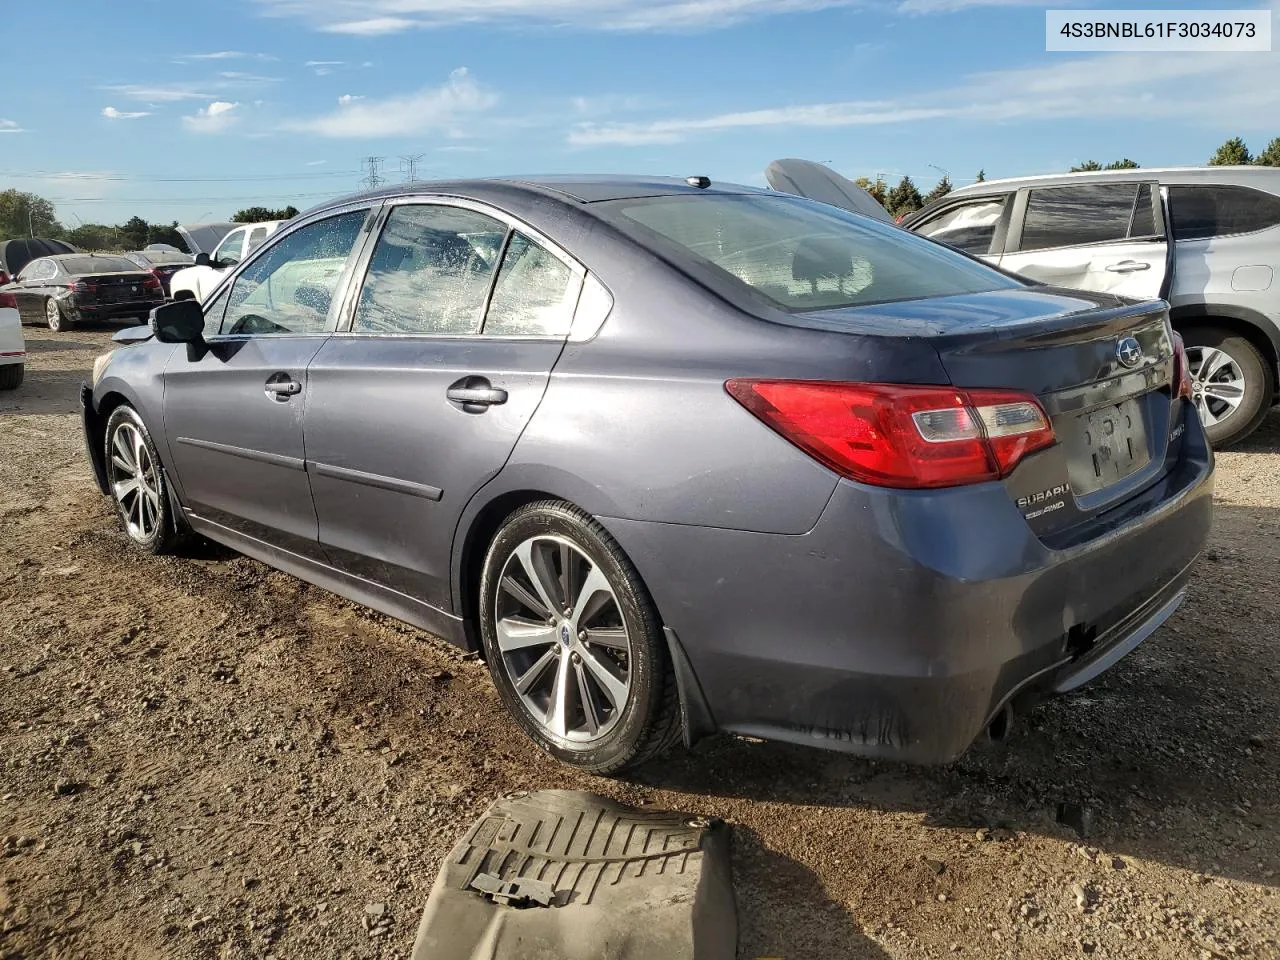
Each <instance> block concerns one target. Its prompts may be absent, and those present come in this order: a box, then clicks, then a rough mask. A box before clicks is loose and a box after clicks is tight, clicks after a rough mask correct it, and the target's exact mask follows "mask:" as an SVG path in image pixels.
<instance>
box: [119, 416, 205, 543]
mask: <svg viewBox="0 0 1280 960" xmlns="http://www.w3.org/2000/svg"><path fill="white" fill-rule="evenodd" d="M103 458H104V463H105V464H106V470H107V485H108V487H110V489H111V498H112V499H113V500H114V501H115V504H116V514H117V516H119V518H120V523H121V525H122V526H123V527H124V532H125V533H126V534H127V535H128V537H129V539H130V540H131V541H133V545H134V546H135V547H137V548H138V549H139V550H142V551H143V552H144V553H151V554H164V553H171V552H173V550H174V549H176V548H177V547H178V546H179V545H180V544H181V543H182V541H183V540H184V539H185V537H184V534H183V532H182V529H183V527H181V526H179V525H178V524H176V523H175V517H174V513H173V507H172V503H173V501H172V500H170V497H169V489H168V483H167V480H166V478H165V475H164V469H163V467H162V465H161V463H160V455H159V454H158V453H156V445H155V443H154V442H153V441H152V439H151V433H150V431H148V430H147V425H146V424H145V423H143V422H142V417H140V416H138V412H137V411H136V410H134V409H133V407H131V406H129V405H128V404H122V405H121V406H118V407H116V408H115V410H113V411H112V412H111V416H110V417H109V418H108V419H107V429H106V432H105V434H104V436H103Z"/></svg>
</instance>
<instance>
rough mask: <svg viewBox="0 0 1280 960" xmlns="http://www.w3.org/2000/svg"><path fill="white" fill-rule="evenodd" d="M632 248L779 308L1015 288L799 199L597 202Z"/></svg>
mask: <svg viewBox="0 0 1280 960" xmlns="http://www.w3.org/2000/svg"><path fill="white" fill-rule="evenodd" d="M599 206H600V208H602V212H603V213H604V215H605V216H606V217H609V218H610V219H612V220H613V221H614V222H615V223H616V225H617V226H618V227H619V228H620V229H622V230H623V231H624V232H626V233H628V234H629V235H631V236H632V237H633V238H634V239H635V240H637V241H638V242H639V243H641V244H643V245H645V246H646V247H649V248H651V249H653V250H655V251H657V252H658V253H660V254H662V255H663V256H664V257H665V258H666V259H668V260H669V261H671V262H672V263H674V264H676V265H677V266H679V267H682V268H683V269H685V270H686V272H689V273H692V274H693V275H695V276H699V277H700V279H704V280H706V281H707V283H708V285H709V286H712V287H717V286H720V287H722V288H723V287H724V285H725V284H728V287H729V289H727V290H725V293H726V295H729V296H730V297H731V298H732V291H733V290H734V289H736V290H737V291H738V292H739V293H743V292H746V293H755V294H758V295H760V296H763V297H765V298H766V299H768V300H769V301H771V302H772V303H773V304H774V305H776V306H779V307H781V308H783V309H784V310H796V311H802V310H824V309H831V308H835V307H842V306H857V305H861V304H870V303H885V302H889V301H894V300H916V299H922V298H926V297H945V296H953V295H957V294H965V293H982V292H987V291H991V290H1004V289H1013V288H1017V287H1020V286H1021V285H1022V284H1020V283H1019V282H1018V281H1017V280H1014V279H1013V278H1011V277H1008V276H1006V275H1005V274H1001V273H998V272H997V271H995V270H992V269H990V268H989V267H986V266H985V265H983V264H981V263H978V262H976V261H974V260H971V259H969V258H968V257H966V256H964V255H963V254H960V253H957V252H955V251H954V250H948V249H946V248H945V247H941V246H938V245H937V244H933V243H929V242H928V241H926V240H924V239H922V238H921V237H918V236H916V235H915V234H913V233H910V232H908V231H906V230H903V229H901V228H899V227H896V226H893V225H892V224H887V223H881V222H879V221H875V220H871V219H869V218H867V217H861V216H858V215H856V214H852V213H847V212H846V211H844V210H840V209H838V208H836V207H831V206H827V205H826V204H821V203H814V202H812V201H808V200H802V199H799V198H792V197H784V196H773V195H768V194H748V195H726V194H713V195H705V194H704V195H688V194H683V195H678V196H668V197H652V198H647V199H643V200H620V201H615V202H613V203H609V204H600V205H599Z"/></svg>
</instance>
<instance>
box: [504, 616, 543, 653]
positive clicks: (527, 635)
mask: <svg viewBox="0 0 1280 960" xmlns="http://www.w3.org/2000/svg"><path fill="white" fill-rule="evenodd" d="M497 634H498V648H499V649H500V650H501V651H502V652H503V653H510V652H511V651H513V650H524V649H527V648H528V647H537V646H545V645H551V646H554V645H555V644H556V642H557V637H556V630H555V627H550V626H548V625H547V624H546V623H545V622H543V623H533V622H531V621H526V620H517V619H515V618H514V617H505V618H503V619H502V620H499V621H498V630H497Z"/></svg>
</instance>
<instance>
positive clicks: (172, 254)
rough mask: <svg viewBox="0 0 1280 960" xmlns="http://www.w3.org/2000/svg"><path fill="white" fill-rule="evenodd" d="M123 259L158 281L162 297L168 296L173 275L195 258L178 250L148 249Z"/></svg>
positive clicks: (189, 264)
mask: <svg viewBox="0 0 1280 960" xmlns="http://www.w3.org/2000/svg"><path fill="white" fill-rule="evenodd" d="M125 258H126V259H129V260H132V261H133V262H134V263H136V264H137V265H138V266H140V267H141V268H142V269H143V270H146V271H147V272H149V273H150V274H151V275H152V276H153V277H155V278H156V279H157V280H159V281H160V286H161V287H162V288H163V290H164V295H165V296H166V297H167V296H169V295H170V294H169V282H170V281H171V280H172V279H173V275H174V274H175V273H178V272H179V271H180V270H183V269H185V268H187V267H189V266H191V265H192V264H193V263H195V262H196V260H195V257H193V256H192V255H191V254H189V253H183V252H182V251H180V250H173V249H169V250H158V249H151V248H148V249H146V250H137V251H135V252H133V253H126V254H125Z"/></svg>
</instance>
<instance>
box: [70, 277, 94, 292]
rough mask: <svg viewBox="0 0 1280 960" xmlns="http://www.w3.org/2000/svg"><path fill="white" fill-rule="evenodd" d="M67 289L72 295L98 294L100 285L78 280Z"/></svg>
mask: <svg viewBox="0 0 1280 960" xmlns="http://www.w3.org/2000/svg"><path fill="white" fill-rule="evenodd" d="M67 289H68V290H70V291H71V292H72V293H97V292H98V285H97V284H96V283H85V282H84V281H83V280H77V281H76V282H75V283H69V284H67Z"/></svg>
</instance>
